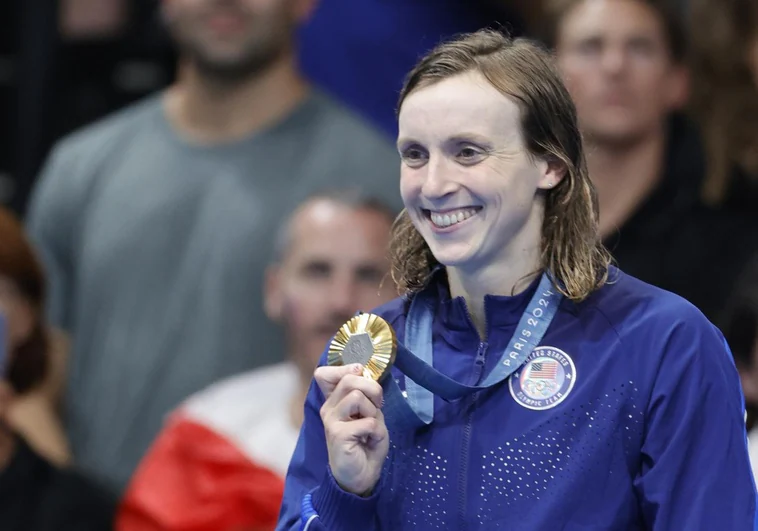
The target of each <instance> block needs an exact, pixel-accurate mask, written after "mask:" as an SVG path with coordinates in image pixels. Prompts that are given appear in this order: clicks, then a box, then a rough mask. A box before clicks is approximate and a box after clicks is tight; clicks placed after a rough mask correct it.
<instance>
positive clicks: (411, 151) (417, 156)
mask: <svg viewBox="0 0 758 531" xmlns="http://www.w3.org/2000/svg"><path fill="white" fill-rule="evenodd" d="M401 156H402V158H403V160H404V161H405V163H406V164H408V165H410V166H418V165H421V164H423V163H424V162H425V161H426V159H427V154H426V151H424V150H423V149H421V148H418V147H410V148H408V149H405V150H403V152H402V153H401Z"/></svg>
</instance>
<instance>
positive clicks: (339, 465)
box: [278, 31, 756, 531]
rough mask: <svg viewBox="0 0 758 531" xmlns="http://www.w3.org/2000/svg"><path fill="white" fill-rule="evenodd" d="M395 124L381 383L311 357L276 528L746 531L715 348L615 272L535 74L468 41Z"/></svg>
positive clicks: (725, 373)
mask: <svg viewBox="0 0 758 531" xmlns="http://www.w3.org/2000/svg"><path fill="white" fill-rule="evenodd" d="M399 109H400V110H399V139H398V148H399V151H400V154H401V156H402V166H401V182H400V189H401V194H402V196H403V201H404V203H405V207H406V211H405V213H404V214H403V215H402V217H400V218H399V221H398V222H397V223H396V226H395V231H394V234H393V241H392V249H393V256H392V260H393V272H394V276H395V279H396V281H397V282H398V283H399V284H400V286H401V288H402V289H403V290H404V292H405V293H404V296H403V297H400V298H398V299H396V300H394V301H392V302H391V303H389V304H386V305H384V306H382V307H380V308H378V309H376V310H374V312H373V313H375V314H376V315H378V316H379V317H382V318H383V319H385V320H386V321H387V322H388V323H389V324H390V325H391V326H392V327H393V328H394V330H395V333H396V336H397V342H398V344H399V347H398V350H397V358H396V363H395V366H394V367H393V368H392V377H388V378H386V379H384V380H381V381H380V382H377V381H374V380H370V379H367V378H365V377H363V376H361V374H362V372H361V368H360V367H356V366H354V365H345V366H329V365H327V364H326V360H325V357H323V356H322V361H321V366H320V367H318V368H317V369H316V371H315V375H314V379H315V382H314V383H313V384H312V385H311V389H310V391H309V393H308V396H307V398H306V401H305V411H304V413H305V421H304V425H303V429H302V431H301V432H300V438H299V441H298V445H297V448H296V450H295V453H294V456H293V458H292V462H291V463H290V467H289V471H288V475H287V480H286V486H285V494H284V502H283V505H282V511H281V516H280V520H279V525H278V529H279V530H288V531H292V530H294V529H298V528H300V529H308V530H310V531H316V530H330V531H335V530H343V529H344V530H348V529H361V530H370V531H375V530H380V529H381V530H393V531H398V530H400V531H403V530H411V529H412V530H414V531H418V530H421V531H425V530H431V529H462V530H472V529H487V530H498V529H557V528H560V529H565V530H567V531H568V530H577V531H578V530H580V529H581V530H584V531H590V530H592V531H599V530H607V529H625V530H643V529H645V530H654V531H663V530H672V531H673V530H674V529H676V530H679V529H745V530H747V529H753V528H754V525H755V523H756V517H755V513H756V489H755V485H754V484H753V481H752V477H751V474H750V465H749V458H748V454H747V449H746V447H745V435H746V434H745V425H744V406H743V400H742V396H741V392H740V382H739V378H738V375H737V372H736V370H735V367H734V365H733V363H732V361H731V356H730V353H729V351H728V349H727V347H726V344H725V342H724V338H723V336H722V335H721V333H720V332H719V331H718V329H716V328H715V327H714V326H713V325H711V324H710V323H709V322H708V321H707V320H706V319H705V318H704V317H703V315H702V314H701V313H700V312H698V311H697V310H696V309H695V308H694V307H693V306H692V305H691V304H690V303H688V302H687V301H685V300H684V299H682V298H680V297H678V296H676V295H674V294H672V293H669V292H665V291H663V290H660V289H658V288H655V287H653V286H651V285H648V284H645V283H643V282H641V281H639V280H637V279H635V278H633V277H631V276H629V275H626V274H624V273H623V272H621V271H620V270H619V269H617V268H615V267H612V266H611V265H609V258H608V253H607V251H606V250H605V249H604V248H603V247H602V245H601V244H600V239H599V234H598V225H597V220H598V216H597V207H596V202H595V192H594V188H593V186H592V183H591V182H590V180H589V178H588V175H587V169H586V164H585V159H584V148H583V145H582V139H581V135H580V134H579V130H578V126H577V118H576V111H575V109H574V106H573V104H572V102H571V98H570V97H569V95H568V92H567V91H566V88H565V87H564V85H563V84H562V82H561V80H560V77H559V75H558V74H557V72H556V70H555V68H554V65H553V63H552V59H551V57H550V55H549V54H548V53H547V52H546V51H544V50H543V49H542V48H541V47H540V46H538V45H536V44H534V43H531V42H529V41H526V40H512V39H510V38H508V37H506V36H504V35H501V34H499V33H496V32H492V31H480V32H477V33H475V34H470V35H464V36H462V37H461V38H459V39H457V40H454V41H451V42H447V43H444V44H442V45H440V46H439V47H437V48H436V49H435V50H433V51H432V52H431V53H430V54H429V55H428V56H426V57H425V58H423V59H422V60H421V61H420V62H419V64H418V65H417V66H416V68H415V69H414V70H413V71H412V72H411V73H410V75H409V76H408V80H407V82H406V85H405V87H404V89H403V91H402V93H401V97H400V107H399ZM401 347H402V348H401ZM401 367H402V371H401V370H400V368H401ZM403 371H405V372H403ZM714 397H718V399H714ZM714 462H718V463H719V466H717V467H714V466H713V463H714ZM693 500H697V503H693Z"/></svg>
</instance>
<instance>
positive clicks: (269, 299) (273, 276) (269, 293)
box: [263, 265, 284, 323]
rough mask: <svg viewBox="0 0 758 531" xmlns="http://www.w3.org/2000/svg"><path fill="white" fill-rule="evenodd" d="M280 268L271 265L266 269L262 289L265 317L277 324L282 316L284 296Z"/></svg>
mask: <svg viewBox="0 0 758 531" xmlns="http://www.w3.org/2000/svg"><path fill="white" fill-rule="evenodd" d="M281 277H282V275H281V266H278V265H273V266H269V267H268V269H266V280H265V282H264V287H263V300H264V302H263V304H264V310H265V312H266V315H267V316H268V318H269V319H271V320H272V321H273V322H275V323H278V322H279V321H280V320H281V319H282V316H283V315H284V294H283V292H282V279H281Z"/></svg>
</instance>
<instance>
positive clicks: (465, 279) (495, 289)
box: [447, 245, 541, 339]
mask: <svg viewBox="0 0 758 531" xmlns="http://www.w3.org/2000/svg"><path fill="white" fill-rule="evenodd" d="M540 261H541V256H540V249H539V245H537V246H534V247H533V248H530V249H524V250H523V252H522V253H521V254H520V256H519V257H518V259H514V260H511V261H507V262H504V263H503V262H498V263H494V264H492V265H490V266H489V267H486V268H483V269H481V270H476V271H464V270H462V269H460V268H455V267H449V268H447V278H448V284H449V287H450V296H451V297H463V299H464V300H465V301H466V307H467V308H468V311H469V314H470V316H471V320H472V321H473V323H474V326H475V327H476V330H477V332H479V336H480V337H481V338H482V339H485V338H486V336H487V331H486V330H485V323H486V319H485V315H484V297H485V296H486V295H501V296H511V295H517V294H519V293H521V292H523V291H524V290H525V289H526V288H528V287H529V285H530V284H531V282H532V281H533V280H534V278H535V276H536V275H537V274H539V272H540V270H541V268H540Z"/></svg>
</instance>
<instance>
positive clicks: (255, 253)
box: [29, 0, 401, 490]
mask: <svg viewBox="0 0 758 531" xmlns="http://www.w3.org/2000/svg"><path fill="white" fill-rule="evenodd" d="M313 2H314V0H264V1H261V0H164V1H163V6H162V7H163V10H164V15H165V20H166V22H167V25H168V27H169V29H170V30H171V33H172V35H173V36H174V38H175V41H176V43H177V45H178V47H179V50H180V53H181V60H180V67H179V75H178V81H177V82H176V84H174V85H173V86H171V87H170V88H168V89H167V90H166V91H165V92H163V93H160V94H157V95H155V96H153V97H151V98H149V99H147V100H145V101H142V102H139V103H137V104H135V105H133V106H131V107H129V108H127V109H125V110H122V111H120V112H118V113H116V114H114V115H112V116H109V117H107V118H105V119H104V120H101V121H99V122H98V123H96V124H93V125H91V126H89V127H87V128H85V129H83V130H81V131H77V132H75V133H74V134H72V135H70V136H68V137H67V138H64V139H63V140H62V141H60V142H59V143H58V145H57V146H56V147H55V148H54V150H53V152H52V153H51V155H50V158H49V160H48V161H47V163H46V166H45V168H44V170H43V172H42V175H41V176H40V180H39V182H38V185H37V188H36V190H35V192H34V195H33V198H32V202H31V205H30V212H29V230H30V232H31V235H32V237H33V239H34V240H35V242H36V244H37V245H38V246H39V249H40V251H41V253H42V256H43V258H44V261H45V264H46V267H47V271H48V274H49V276H50V282H51V290H52V293H51V298H52V303H51V307H50V314H51V318H52V320H53V322H54V323H55V324H57V325H59V326H61V327H62V328H64V329H66V330H67V331H68V332H69V333H70V334H71V336H72V345H73V346H72V352H71V360H70V365H69V375H68V382H67V389H68V391H67V400H66V409H65V411H66V422H67V426H68V433H69V436H70V439H71V445H72V449H73V452H74V458H75V460H76V462H77V464H78V465H79V466H81V467H82V468H83V469H84V470H85V471H87V472H89V473H91V474H93V475H95V476H96V477H98V478H100V479H101V480H104V481H105V482H107V483H108V484H109V485H110V486H112V487H113V488H114V489H116V490H121V489H123V487H124V486H125V484H126V482H127V481H128V479H129V477H130V475H131V473H132V471H133V469H134V467H135V466H136V464H137V463H138V461H139V459H140V458H141V457H142V455H143V453H144V452H145V450H146V449H147V447H148V445H149V444H150V442H151V441H152V440H153V438H154V436H155V435H156V434H157V432H158V430H159V429H160V427H161V423H162V421H163V417H164V415H165V414H166V413H167V412H169V411H170V410H171V409H173V408H174V407H175V406H177V405H178V404H179V403H180V402H181V401H182V399H184V398H185V397H187V396H189V395H191V394H192V393H193V392H196V391H198V390H200V389H201V388H203V387H205V386H207V385H208V384H210V383H211V382H214V381H216V380H218V379H221V378H224V377H226V376H229V375H231V374H234V373H237V372H241V371H245V370H249V369H251V368H255V367H257V366H260V365H263V364H267V363H270V362H275V361H279V360H281V359H282V356H283V351H282V342H281V338H280V337H279V336H278V334H277V331H276V328H275V327H274V326H272V325H271V324H270V323H269V322H268V321H267V319H266V317H265V314H264V311H263V304H262V296H261V288H260V286H261V285H262V279H263V275H264V269H265V267H266V260H267V258H268V257H269V256H270V254H271V251H272V245H273V242H272V235H273V233H274V231H275V227H277V226H278V224H279V223H280V222H281V221H282V218H283V217H284V216H286V214H287V213H288V212H289V211H290V210H291V209H292V208H293V207H294V206H295V205H296V204H298V203H299V202H300V201H301V200H303V198H305V197H307V196H308V195H310V194H311V193H313V192H314V191H315V190H318V189H322V188H335V187H340V186H343V185H344V186H348V185H349V186H359V187H362V188H363V189H365V190H367V191H369V192H371V193H373V194H375V195H378V196H380V197H383V198H384V199H385V200H387V201H388V202H389V203H390V204H392V205H393V206H396V207H397V208H398V209H399V208H400V207H401V202H400V197H399V192H398V184H397V179H398V168H399V160H398V158H397V153H396V152H395V150H394V149H393V147H392V146H391V144H390V143H389V142H388V141H386V140H385V139H384V138H383V137H381V136H380V135H379V134H378V133H376V132H375V131H373V130H371V129H370V128H369V127H368V126H367V125H366V124H364V123H363V122H361V121H360V120H359V119H358V118H356V117H355V116H353V115H351V114H350V113H349V112H348V111H347V110H345V109H344V108H342V107H341V106H340V105H339V104H337V103H336V102H334V101H332V100H331V99H330V98H328V97H327V96H325V95H324V94H321V93H319V92H318V91H317V90H315V89H314V88H312V87H310V86H308V84H307V82H305V81H304V80H303V79H302V77H301V76H300V74H299V73H298V69H297V65H296V63H295V58H294V56H293V51H294V50H293V49H294V42H293V39H294V32H295V29H296V26H297V25H298V24H299V23H300V22H302V21H303V20H304V19H305V18H307V16H308V14H309V12H310V10H311V8H312V7H313V6H312V5H311V4H312V3H313ZM335 237H339V236H338V235H335Z"/></svg>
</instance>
